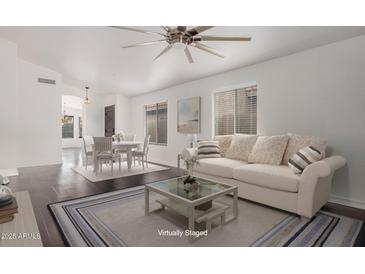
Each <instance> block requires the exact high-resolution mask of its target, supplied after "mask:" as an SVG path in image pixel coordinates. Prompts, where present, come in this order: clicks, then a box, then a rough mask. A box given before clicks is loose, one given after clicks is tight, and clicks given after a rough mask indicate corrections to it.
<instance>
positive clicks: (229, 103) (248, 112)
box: [214, 86, 257, 135]
mask: <svg viewBox="0 0 365 274" xmlns="http://www.w3.org/2000/svg"><path fill="white" fill-rule="evenodd" d="M214 104H215V135H232V134H235V133H243V134H256V132H257V87H256V86H250V87H245V88H240V89H235V90H230V91H224V92H217V93H215V95H214Z"/></svg>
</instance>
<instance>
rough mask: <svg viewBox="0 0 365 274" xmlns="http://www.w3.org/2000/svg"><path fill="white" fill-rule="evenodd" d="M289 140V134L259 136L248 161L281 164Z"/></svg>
mask: <svg viewBox="0 0 365 274" xmlns="http://www.w3.org/2000/svg"><path fill="white" fill-rule="evenodd" d="M288 140H289V136H288V135H277V136H259V137H258V138H257V141H256V143H255V145H254V146H253V148H252V151H251V153H250V155H249V156H248V162H249V163H255V164H268V165H280V163H281V160H282V159H283V155H284V152H285V148H286V146H287V144H288Z"/></svg>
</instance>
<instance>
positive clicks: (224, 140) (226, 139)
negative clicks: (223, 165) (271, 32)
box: [213, 135, 233, 157]
mask: <svg viewBox="0 0 365 274" xmlns="http://www.w3.org/2000/svg"><path fill="white" fill-rule="evenodd" d="M232 137H233V135H217V136H215V137H214V138H213V140H214V141H218V142H219V149H220V151H221V156H222V157H225V156H226V153H227V150H228V149H229V146H230V145H231V141H232Z"/></svg>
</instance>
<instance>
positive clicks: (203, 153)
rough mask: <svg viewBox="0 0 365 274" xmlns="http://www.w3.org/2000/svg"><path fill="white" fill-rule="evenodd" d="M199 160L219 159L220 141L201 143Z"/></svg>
mask: <svg viewBox="0 0 365 274" xmlns="http://www.w3.org/2000/svg"><path fill="white" fill-rule="evenodd" d="M197 154H198V159H203V158H219V157H221V154H220V151H219V142H218V141H200V142H199V143H198V153H197Z"/></svg>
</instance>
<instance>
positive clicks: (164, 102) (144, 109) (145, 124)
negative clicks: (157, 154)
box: [143, 100, 169, 146]
mask: <svg viewBox="0 0 365 274" xmlns="http://www.w3.org/2000/svg"><path fill="white" fill-rule="evenodd" d="M162 104H165V105H166V143H159V142H158V116H159V115H158V110H159V108H158V106H159V105H162ZM149 106H156V125H155V129H156V140H157V142H151V141H150V142H149V143H150V144H151V145H156V146H167V145H168V139H169V138H168V112H169V107H168V101H167V100H166V101H160V102H158V103H152V104H146V105H144V107H143V111H144V119H145V121H144V126H145V130H144V132H145V134H146V136H147V135H148V126H147V107H149Z"/></svg>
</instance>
